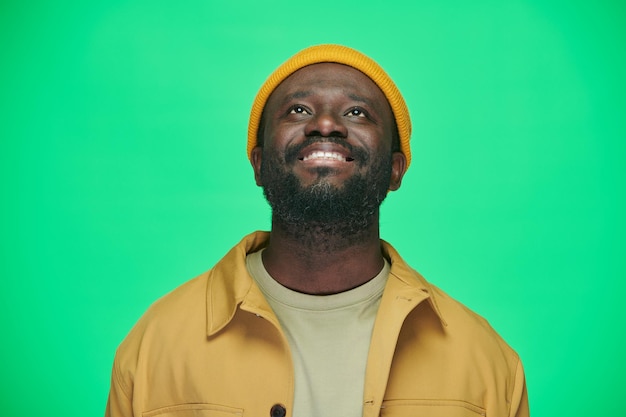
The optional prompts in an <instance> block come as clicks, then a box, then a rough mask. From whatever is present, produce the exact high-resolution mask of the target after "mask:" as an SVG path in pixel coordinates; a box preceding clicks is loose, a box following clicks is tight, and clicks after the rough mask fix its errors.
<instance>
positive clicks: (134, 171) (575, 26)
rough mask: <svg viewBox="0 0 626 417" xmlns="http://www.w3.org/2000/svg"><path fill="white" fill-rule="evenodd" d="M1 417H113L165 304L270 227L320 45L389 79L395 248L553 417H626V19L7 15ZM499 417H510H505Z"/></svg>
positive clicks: (47, 5) (518, 14) (64, 4)
mask: <svg viewBox="0 0 626 417" xmlns="http://www.w3.org/2000/svg"><path fill="white" fill-rule="evenodd" d="M0 16H1V17H0V42H1V44H0V48H1V52H0V54H1V55H0V56H1V58H0V75H1V76H0V91H1V95H0V120H1V123H0V138H1V140H0V143H1V145H0V146H1V147H0V158H1V159H0V170H1V171H0V172H1V174H0V175H1V198H2V206H1V207H2V215H1V217H0V219H1V220H0V228H1V229H0V230H1V236H2V237H1V245H2V246H1V252H0V253H1V263H0V277H1V286H2V287H1V288H2V290H1V291H0V326H1V327H0V328H1V329H2V340H1V343H0V358H1V361H2V367H1V369H2V371H1V372H2V373H1V375H2V378H0V414H1V415H2V416H36V415H37V416H38V415H53V416H89V415H96V416H97V415H102V413H103V411H104V406H105V402H106V397H107V391H108V384H109V375H110V368H111V364H112V360H113V355H114V352H115V349H116V347H117V345H118V344H119V343H120V341H121V340H122V338H123V337H124V336H125V334H126V333H127V332H128V330H129V329H130V328H131V326H132V325H133V323H134V322H135V321H136V320H137V318H138V317H139V316H140V315H141V314H142V312H143V311H145V309H146V308H147V307H148V306H149V305H150V303H151V302H153V301H154V300H155V299H157V298H158V297H160V296H161V295H163V294H165V293H166V292H168V291H170V290H171V289H173V288H175V287H176V286H178V285H179V284H181V283H183V282H184V281H186V280H188V279H190V278H192V277H194V276H195V275H197V274H199V273H201V272H203V271H205V270H207V269H208V268H210V267H211V266H212V265H213V264H214V263H215V262H216V261H217V260H218V259H219V258H221V257H222V256H223V254H224V253H225V252H226V251H227V250H228V249H229V248H230V247H231V246H232V245H234V244H235V243H236V242H238V241H239V240H240V238H241V237H242V236H243V235H244V234H246V233H248V232H250V231H253V230H256V229H267V228H268V227H269V217H270V213H269V209H268V207H267V204H266V203H265V201H264V199H263V197H262V193H261V191H260V189H258V188H257V187H256V186H255V185H254V182H253V178H252V170H251V168H250V166H249V164H248V161H247V159H246V156H245V140H246V128H247V118H248V112H249V108H250V105H251V103H252V100H253V98H254V95H255V94H256V91H257V89H258V87H259V86H260V85H261V83H262V82H263V81H264V79H265V77H266V76H267V75H268V74H269V73H270V72H271V71H272V70H273V69H274V68H275V67H276V66H277V65H279V64H280V63H281V62H282V61H284V60H285V59H286V58H287V57H289V56H290V55H291V54H293V53H295V52H296V51H298V50H300V49H301V48H303V47H306V46H309V45H312V44H316V43H322V42H332V43H342V44H346V45H349V46H352V47H355V48H357V49H359V50H361V51H363V52H365V53H367V54H368V55H370V56H372V57H373V58H374V59H376V60H377V61H379V63H380V64H381V65H382V66H383V67H384V68H386V69H387V71H388V72H389V73H390V75H391V76H392V77H393V78H394V80H395V81H396V83H397V84H398V86H399V87H400V89H401V91H402V92H403V93H404V95H405V98H406V100H407V102H408V105H409V108H410V110H411V114H412V117H413V127H414V130H413V132H414V133H413V141H412V149H413V152H414V159H413V163H412V166H411V168H410V170H409V171H408V174H407V175H406V177H405V181H404V183H403V187H402V189H401V190H400V191H398V192H397V193H392V194H390V196H389V198H388V200H387V201H386V202H385V204H384V205H383V212H382V221H381V222H382V236H383V237H384V238H385V239H387V240H389V241H391V242H392V243H393V244H394V245H395V246H396V247H397V249H399V250H400V252H401V253H402V254H403V256H404V257H405V258H406V259H407V260H408V261H409V262H410V263H411V264H412V265H413V266H414V267H415V268H416V269H418V270H419V271H421V272H422V273H423V274H424V275H425V276H426V277H427V278H428V279H429V280H430V281H431V282H433V283H435V284H436V285H438V286H440V287H442V288H444V289H445V290H446V291H447V292H449V293H450V294H451V295H453V296H454V297H456V298H458V299H459V300H461V301H462V302H464V303H465V304H467V305H468V306H469V307H471V308H472V309H474V310H475V311H477V312H478V313H480V314H482V315H484V316H485V317H486V318H487V319H488V320H489V321H490V322H491V323H492V325H493V326H494V327H495V328H496V329H497V330H498V331H499V332H500V333H501V334H502V335H503V336H504V337H505V339H506V340H507V341H508V342H509V343H510V344H511V345H512V346H513V347H514V348H515V349H516V350H517V351H518V352H519V353H520V355H521V357H522V359H523V361H524V364H525V368H526V372H527V382H528V387H529V394H530V401H531V412H532V414H533V416H534V417H547V416H586V415H612V416H617V415H625V414H624V411H623V408H624V407H623V405H621V403H620V402H619V401H620V400H619V398H620V397H621V395H623V389H624V386H625V383H624V374H625V372H626V365H625V359H624V352H625V351H626V342H625V341H624V336H625V333H626V321H625V319H626V308H625V307H624V301H623V294H622V293H623V292H624V290H625V289H626V285H625V284H624V279H625V278H626V274H625V272H626V262H625V258H626V256H625V255H626V253H625V250H624V249H625V243H626V242H625V239H624V233H625V232H626V225H625V221H624V212H625V211H626V204H625V196H624V193H625V187H624V180H625V172H624V157H625V156H626V152H625V151H626V146H625V140H626V122H625V120H626V103H625V97H626V82H625V80H624V77H625V76H626V71H625V70H626V58H625V51H626V47H625V45H626V43H625V41H626V29H625V28H626V19H625V18H626V6H625V3H624V2H622V1H594V2H591V1H588V2H580V1H483V0H477V1H459V2H447V1H434V0H432V1H419V0H415V1H402V2H399V1H390V0H387V1H371V0H362V1H356V2H355V1H350V2H347V1H346V2H339V1H336V0H332V1H327V0H320V1H316V2H270V1H266V2H262V1H238V2H235V1H210V0H206V1H197V0H194V1H175V2H174V1H172V2H167V1H159V0H150V1H148V0H144V1H139V0H138V1H114V0H112V1H91V2H87V1H85V2H79V1H69V0H59V1H55V2H52V1H36V0H35V1H33V2H27V1H23V2H18V1H3V2H2V4H1V6H0ZM494 417H495V416H494Z"/></svg>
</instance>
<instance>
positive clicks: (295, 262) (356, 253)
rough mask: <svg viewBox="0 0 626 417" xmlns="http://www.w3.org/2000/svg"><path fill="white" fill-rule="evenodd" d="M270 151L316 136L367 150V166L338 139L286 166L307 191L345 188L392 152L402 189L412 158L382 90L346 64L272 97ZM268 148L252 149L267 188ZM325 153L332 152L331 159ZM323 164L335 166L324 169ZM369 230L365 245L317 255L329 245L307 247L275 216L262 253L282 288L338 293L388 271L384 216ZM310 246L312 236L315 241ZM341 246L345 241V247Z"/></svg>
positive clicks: (307, 72) (393, 186)
mask: <svg viewBox="0 0 626 417" xmlns="http://www.w3.org/2000/svg"><path fill="white" fill-rule="evenodd" d="M264 118H265V120H264V123H263V126H264V131H263V132H262V134H263V137H264V143H263V147H264V148H265V151H271V152H275V153H277V154H278V155H284V152H285V149H286V148H287V147H288V146H290V145H293V144H297V143H301V142H303V141H304V140H305V139H307V138H309V137H314V136H317V137H322V138H323V137H330V136H335V137H342V138H345V140H346V141H347V142H348V143H349V144H350V145H351V146H352V147H355V148H357V147H358V148H363V149H365V150H366V151H367V152H368V153H369V155H370V158H369V160H368V162H366V163H365V164H362V163H358V161H355V160H353V159H352V157H353V155H351V153H350V151H349V150H348V149H346V148H345V147H343V146H341V145H339V144H337V143H332V142H324V141H322V142H316V143H313V144H311V145H309V146H307V147H306V148H304V149H303V150H302V152H301V153H300V155H298V159H297V160H296V161H295V162H294V163H291V164H288V163H287V162H285V160H284V159H282V158H281V161H282V162H283V163H284V164H285V166H286V167H287V169H289V170H290V171H291V172H293V173H294V174H295V175H296V176H297V178H298V179H299V180H300V183H301V185H302V186H304V187H306V186H311V185H313V184H316V183H319V182H327V183H330V184H332V185H334V186H336V187H338V188H340V187H342V185H343V184H344V182H345V181H346V179H348V178H350V177H351V176H352V175H354V174H356V173H357V172H359V171H361V172H366V169H367V165H368V164H371V163H372V162H371V161H372V160H373V159H374V158H380V157H381V156H382V155H389V154H391V155H392V156H391V162H392V171H391V176H390V178H389V190H390V191H395V190H397V189H398V188H400V184H401V182H402V177H403V175H404V172H405V169H406V158H405V156H404V154H402V153H401V152H392V137H393V132H394V129H395V125H394V119H393V113H392V111H391V108H390V106H389V104H388V102H387V99H386V98H385V95H384V94H383V93H382V91H381V90H380V89H379V88H378V86H377V85H376V84H375V83H374V82H373V81H372V80H371V79H370V78H369V77H367V76H366V75H365V74H363V73H361V72H360V71H358V70H356V69H354V68H351V67H348V66H345V65H341V64H334V63H321V64H314V65H310V66H307V67H305V68H302V69H300V70H298V71H296V72H295V73H294V74H292V75H291V76H289V77H288V78H287V79H286V80H285V81H283V82H282V83H281V84H280V85H279V86H278V87H277V88H276V90H275V91H274V92H273V93H272V95H271V96H270V98H269V100H268V102H267V104H266V107H265V112H264ZM263 147H256V148H254V149H253V150H252V154H251V163H252V167H253V168H254V174H255V179H256V183H257V185H259V186H263V183H262V180H261V176H260V172H261V161H262V159H263V152H264V148H263ZM320 152H328V153H330V154H326V155H325V156H324V157H322V156H321V153H320ZM320 167H324V168H328V169H326V170H323V171H322V170H320V169H319V168H320ZM374 216H375V219H374V220H375V221H373V222H372V223H371V225H370V226H369V227H368V228H367V230H363V233H362V236H361V238H360V239H358V243H353V244H351V245H349V246H347V247H342V245H340V244H338V245H336V246H337V247H341V249H339V250H335V251H332V252H330V253H329V252H328V251H324V250H321V249H320V250H317V249H316V248H317V247H319V248H322V247H323V246H324V245H321V244H320V245H319V246H317V245H310V244H304V243H303V242H302V241H300V240H299V239H297V238H294V237H293V234H292V235H289V234H287V233H285V232H284V231H283V230H281V228H280V226H279V223H278V222H276V221H275V219H274V217H273V219H272V231H271V234H270V240H269V244H268V246H267V248H266V249H265V251H264V252H263V264H264V265H265V268H266V269H267V271H268V272H269V274H270V275H271V276H272V277H273V278H274V279H275V280H276V281H278V282H279V283H280V284H282V285H283V286H285V287H287V288H290V289H292V290H295V291H298V292H302V293H306V294H319V295H322V294H336V293H340V292H343V291H347V290H350V289H352V288H355V287H358V286H359V285H362V284H364V283H365V282H367V281H369V280H370V279H372V278H373V277H375V276H376V275H377V274H378V273H379V272H380V270H381V269H382V267H383V256H382V253H381V249H380V236H379V212H378V211H377V212H376V213H375V214H374ZM314 239H317V240H318V241H319V242H325V241H326V242H328V240H329V239H336V240H340V239H341V236H336V235H332V234H328V235H319V236H314ZM309 241H310V239H309ZM338 243H339V242H338Z"/></svg>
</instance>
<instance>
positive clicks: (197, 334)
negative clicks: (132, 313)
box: [106, 45, 528, 417]
mask: <svg viewBox="0 0 626 417" xmlns="http://www.w3.org/2000/svg"><path fill="white" fill-rule="evenodd" d="M410 132H411V125H410V120H409V114H408V111H407V108H406V105H405V103H404V100H403V98H402V96H401V95H400V93H399V91H398V90H397V88H396V86H395V85H394V83H393V82H392V80H391V79H390V78H389V77H388V75H387V74H386V73H385V72H384V71H383V70H382V69H381V68H380V67H379V66H378V65H377V64H376V63H375V62H374V61H372V60H371V59H370V58H368V57H366V56H364V55H362V54H361V53H359V52H357V51H354V50H352V49H349V48H346V47H342V46H337V45H320V46H315V47H311V48H308V49H305V50H304V51H301V52H300V53H298V54H296V55H295V56H294V57H292V58H290V59H289V60H288V61H287V62H285V63H284V64H283V65H282V66H280V67H279V68H278V69H277V70H276V71H275V72H274V73H273V74H272V75H271V76H270V77H269V79H268V80H267V81H266V82H265V84H264V85H263V86H262V88H261V90H260V91H259V93H258V95H257V97H256V100H255V102H254V105H253V109H252V114H251V117H250V124H249V131H248V155H249V158H250V161H251V163H252V167H253V169H254V176H255V179H256V182H257V184H258V185H259V186H261V187H263V189H264V193H265V196H266V198H267V200H268V202H269V203H270V205H271V207H272V230H271V232H270V233H263V232H257V233H254V234H252V235H249V236H246V237H245V238H244V239H243V241H242V242H241V243H239V244H238V245H237V246H235V247H234V248H233V249H232V250H231V251H230V252H229V253H228V254H227V255H226V256H225V257H224V258H223V259H222V260H221V261H219V262H218V263H217V265H215V266H214V267H213V269H211V270H210V271H208V272H206V273H205V274H202V275H200V276H199V277H197V278H195V279H194V280H192V281H190V282H188V283H186V284H184V285H183V286H181V287H179V288H178V289H176V290H175V291H174V292H172V293H171V294H169V295H167V296H166V297H164V298H162V299H161V300H159V301H157V302H156V303H155V304H154V305H153V306H152V307H151V308H150V309H149V310H148V312H147V313H146V314H145V315H144V316H143V317H142V318H141V319H140V321H139V322H138V323H137V325H136V326H135V327H134V328H133V330H132V331H131V332H130V334H129V335H128V336H127V338H126V339H125V340H124V342H123V343H122V345H121V346H120V348H119V349H118V352H117V355H116V358H115V363H114V366H113V376H112V382H111V391H110V395H109V401H108V405H107V411H106V415H107V416H112V417H117V416H146V417H149V416H229V415H244V416H255V417H256V416H271V417H283V416H295V417H321V416H324V417H329V416H337V417H351V416H354V417H356V416H370V417H373V416H379V415H380V416H429V417H433V416H448V417H452V416H481V415H482V416H485V415H487V416H494V417H504V416H511V417H512V416H518V417H523V416H527V415H528V404H527V396H526V387H525V382H524V374H523V370H522V366H521V363H520V360H519V358H518V356H517V355H516V353H515V352H514V351H513V350H512V349H511V348H509V347H508V346H507V345H506V343H505V342H504V341H503V340H502V339H501V338H500V337H499V336H498V335H497V334H496V333H495V332H494V330H492V329H491V327H490V326H489V325H488V324H487V322H486V321H485V320H484V319H482V318H481V317H479V316H477V315H476V314H474V313H472V312H471V311H469V310H468V309H467V308H465V307H464V306H462V305H461V304H459V303H458V302H456V301H454V300H452V299H451V298H450V297H448V296H447V295H446V294H445V293H443V292H442V291H441V290H439V289H438V288H436V287H434V286H432V285H430V284H429V283H427V282H426V281H425V280H424V278H422V277H421V276H420V275H419V274H418V273H417V272H415V271H414V270H412V269H411V268H410V267H409V266H408V265H407V264H406V263H405V262H404V261H403V260H402V259H401V258H400V256H399V255H398V253H397V252H396V251H395V250H394V249H393V247H391V246H390V245H389V244H388V243H386V242H384V241H381V240H380V238H379V207H380V204H381V202H382V201H383V200H384V198H385V196H386V195H387V193H388V192H389V191H395V190H397V189H398V188H399V187H400V184H401V181H402V177H403V175H404V173H405V171H406V169H407V168H408V166H409V164H410V161H411V153H410V149H409V138H410Z"/></svg>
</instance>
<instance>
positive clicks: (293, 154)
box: [285, 136, 370, 164]
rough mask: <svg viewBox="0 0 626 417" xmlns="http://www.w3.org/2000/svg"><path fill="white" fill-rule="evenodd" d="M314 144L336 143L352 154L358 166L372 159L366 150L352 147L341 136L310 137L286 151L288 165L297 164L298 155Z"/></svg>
mask: <svg viewBox="0 0 626 417" xmlns="http://www.w3.org/2000/svg"><path fill="white" fill-rule="evenodd" d="M314 143H335V144H337V145H339V146H341V147H344V148H346V149H347V150H348V151H349V152H350V155H351V157H352V158H353V159H354V161H355V162H357V163H358V164H364V163H366V162H367V161H368V160H369V157H370V156H369V153H368V152H367V151H366V150H365V149H363V148H361V147H357V146H353V145H351V144H350V143H348V141H347V140H346V139H345V138H342V137H340V136H310V137H307V138H306V139H305V140H304V141H302V142H301V143H298V144H295V145H291V146H289V147H288V148H287V149H286V150H285V162H287V163H288V164H292V163H295V161H296V160H297V159H298V155H300V154H301V153H302V150H303V149H304V148H306V147H307V146H310V145H312V144H314Z"/></svg>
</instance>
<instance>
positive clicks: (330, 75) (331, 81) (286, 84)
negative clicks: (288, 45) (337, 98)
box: [268, 62, 389, 107]
mask: <svg viewBox="0 0 626 417" xmlns="http://www.w3.org/2000/svg"><path fill="white" fill-rule="evenodd" d="M325 89H333V90H334V91H340V92H344V93H345V94H348V95H350V94H353V95H358V96H359V97H361V98H365V99H367V100H368V101H371V102H372V104H374V105H377V106H381V107H388V105H389V104H388V102H387V98H386V97H385V95H384V93H383V92H382V91H381V90H380V88H378V86H377V85H376V83H374V81H372V80H371V79H370V78H369V77H368V76H367V75H365V74H363V73H362V72H361V71H359V70H357V69H355V68H352V67H350V66H347V65H343V64H336V63H330V62H325V63H319V64H313V65H308V66H306V67H304V68H301V69H299V70H298V71H296V72H294V73H293V74H291V75H290V76H289V77H287V78H286V79H285V80H284V81H283V82H282V83H281V84H280V85H279V86H278V87H277V88H276V89H275V90H274V92H272V94H271V96H270V99H269V100H268V104H269V103H270V102H271V101H274V100H281V99H284V98H285V97H287V96H292V95H298V93H300V94H304V93H312V92H323V91H324V90H325Z"/></svg>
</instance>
